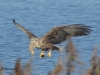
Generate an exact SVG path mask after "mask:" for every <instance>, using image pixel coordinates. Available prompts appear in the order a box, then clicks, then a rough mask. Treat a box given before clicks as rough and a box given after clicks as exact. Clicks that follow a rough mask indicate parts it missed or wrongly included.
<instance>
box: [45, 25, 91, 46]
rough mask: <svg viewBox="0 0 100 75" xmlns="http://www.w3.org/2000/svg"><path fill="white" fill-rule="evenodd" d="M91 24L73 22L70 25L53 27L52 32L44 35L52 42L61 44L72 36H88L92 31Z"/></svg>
mask: <svg viewBox="0 0 100 75" xmlns="http://www.w3.org/2000/svg"><path fill="white" fill-rule="evenodd" d="M90 31H91V29H90V27H89V26H85V25H83V24H72V25H69V26H60V27H55V28H53V29H52V30H51V31H50V32H48V33H47V34H46V35H44V36H43V38H45V39H46V40H48V41H49V42H51V43H52V44H59V43H61V42H63V41H65V40H66V38H67V37H72V36H75V37H76V36H86V35H88V34H89V33H90Z"/></svg>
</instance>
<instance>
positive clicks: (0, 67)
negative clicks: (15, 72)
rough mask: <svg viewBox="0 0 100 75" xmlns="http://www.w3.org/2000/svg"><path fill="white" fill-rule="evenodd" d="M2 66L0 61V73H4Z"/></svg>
mask: <svg viewBox="0 0 100 75" xmlns="http://www.w3.org/2000/svg"><path fill="white" fill-rule="evenodd" d="M2 68H3V65H2V63H0V75H4V70H2Z"/></svg>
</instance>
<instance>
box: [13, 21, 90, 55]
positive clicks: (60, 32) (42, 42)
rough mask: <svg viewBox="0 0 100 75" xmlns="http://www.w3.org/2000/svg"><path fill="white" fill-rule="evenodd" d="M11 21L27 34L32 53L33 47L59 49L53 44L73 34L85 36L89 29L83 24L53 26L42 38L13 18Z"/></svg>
mask: <svg viewBox="0 0 100 75" xmlns="http://www.w3.org/2000/svg"><path fill="white" fill-rule="evenodd" d="M13 23H14V24H15V25H16V26H17V27H18V28H20V29H21V30H23V31H24V32H25V33H26V34H27V35H28V37H29V39H30V44H29V51H30V52H31V53H32V54H34V53H33V49H34V48H40V49H42V50H43V51H44V50H59V48H58V47H57V46H55V44H60V43H62V42H64V41H65V40H66V39H67V38H70V37H73V36H75V37H77V36H86V35H88V34H89V33H90V31H91V29H90V27H89V26H85V25H83V24H72V25H68V26H58V27H55V28H53V29H52V30H51V31H49V32H48V33H47V34H45V35H44V36H43V37H42V38H38V37H37V36H35V35H34V34H33V33H31V32H30V31H28V30H27V29H25V28H24V27H22V26H21V25H20V24H18V23H16V22H15V20H13Z"/></svg>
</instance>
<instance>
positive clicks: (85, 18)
mask: <svg viewBox="0 0 100 75" xmlns="http://www.w3.org/2000/svg"><path fill="white" fill-rule="evenodd" d="M12 19H16V21H17V22H18V23H20V24H21V25H22V26H24V27H25V28H27V29H28V30H30V31H31V32H33V33H34V34H35V35H37V36H38V37H41V36H43V35H44V34H45V33H46V32H48V31H49V30H50V29H52V28H53V27H54V26H58V25H65V24H66V25H69V24H74V23H81V24H86V25H88V26H91V29H92V30H93V31H92V32H91V34H90V35H89V36H84V37H77V38H73V40H74V43H75V45H76V46H77V49H78V51H79V52H80V57H81V59H82V61H85V62H89V60H90V56H91V54H92V51H93V47H94V46H95V45H97V44H98V45H100V40H99V38H100V34H99V32H100V1H99V0H88V1H87V0H77V1H75V0H57V1H56V0H20V1H19V0H9V1H7V0H1V1H0V35H1V36H0V61H1V62H3V64H4V65H5V67H14V64H15V61H16V59H17V58H18V57H21V58H22V64H25V63H26V61H27V60H28V59H29V58H30V57H32V55H31V54H30V53H29V51H28V44H29V39H28V38H27V36H26V35H25V34H24V33H23V32H22V31H21V30H20V29H18V28H17V27H16V26H15V25H14V24H13V23H12ZM61 45H64V44H61ZM39 54H40V50H37V49H35V55H34V65H35V66H36V67H35V69H36V71H38V73H40V74H41V75H47V73H48V71H50V70H52V69H53V68H54V66H55V64H56V62H57V59H58V56H59V53H57V52H56V51H54V52H53V56H52V58H43V59H40V58H39ZM8 72H10V71H6V73H8Z"/></svg>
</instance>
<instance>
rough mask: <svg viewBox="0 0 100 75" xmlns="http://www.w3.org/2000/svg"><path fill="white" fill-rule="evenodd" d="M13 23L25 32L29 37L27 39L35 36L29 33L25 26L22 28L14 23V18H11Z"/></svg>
mask: <svg viewBox="0 0 100 75" xmlns="http://www.w3.org/2000/svg"><path fill="white" fill-rule="evenodd" d="M13 23H14V24H15V25H16V26H17V27H18V28H20V29H21V30H22V31H23V32H25V33H26V34H27V36H28V37H29V39H31V38H36V37H37V36H35V35H34V34H33V33H31V32H30V31H28V30H27V29H26V28H24V27H23V26H21V25H20V24H18V23H16V22H15V20H14V19H13Z"/></svg>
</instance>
